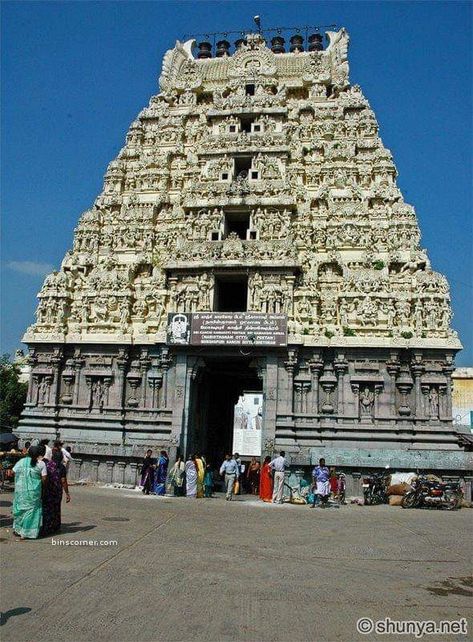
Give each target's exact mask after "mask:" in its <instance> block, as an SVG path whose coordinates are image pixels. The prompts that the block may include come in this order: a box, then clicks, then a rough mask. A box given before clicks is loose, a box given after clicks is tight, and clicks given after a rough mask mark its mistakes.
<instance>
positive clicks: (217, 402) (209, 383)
mask: <svg viewBox="0 0 473 642" xmlns="http://www.w3.org/2000/svg"><path fill="white" fill-rule="evenodd" d="M249 390H251V391H262V390H263V386H262V380H261V379H260V378H259V377H258V374H257V368H256V365H255V364H254V361H253V359H251V358H246V357H227V356H222V357H205V358H203V359H202V364H201V366H200V367H199V369H198V371H197V373H196V376H195V379H194V381H193V382H192V387H191V398H190V404H189V423H188V425H189V430H188V435H187V454H189V453H195V452H200V453H202V454H204V455H206V458H207V461H208V462H210V463H212V465H213V466H216V465H218V464H219V463H220V462H221V461H222V460H223V457H224V456H225V453H227V452H231V450H232V443H233V418H234V407H235V404H236V403H237V401H238V398H239V396H240V395H241V394H242V393H243V392H244V391H249Z"/></svg>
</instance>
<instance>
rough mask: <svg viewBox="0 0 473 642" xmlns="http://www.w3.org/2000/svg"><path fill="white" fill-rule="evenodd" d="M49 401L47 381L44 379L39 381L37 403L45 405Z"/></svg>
mask: <svg viewBox="0 0 473 642" xmlns="http://www.w3.org/2000/svg"><path fill="white" fill-rule="evenodd" d="M48 401H49V381H48V380H47V378H46V377H43V379H41V382H40V384H39V386H38V403H40V404H45V403H48Z"/></svg>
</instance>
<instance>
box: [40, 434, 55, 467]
mask: <svg viewBox="0 0 473 642" xmlns="http://www.w3.org/2000/svg"><path fill="white" fill-rule="evenodd" d="M39 445H40V446H44V447H45V449H46V452H45V453H44V459H49V460H50V459H51V458H52V456H53V449H52V448H51V446H50V445H49V439H41V441H40V442H39ZM45 465H46V464H45Z"/></svg>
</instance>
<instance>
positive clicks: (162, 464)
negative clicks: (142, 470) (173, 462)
mask: <svg viewBox="0 0 473 642" xmlns="http://www.w3.org/2000/svg"><path fill="white" fill-rule="evenodd" d="M168 466H169V457H168V455H167V452H166V451H165V450H162V451H161V452H160V453H159V459H158V466H157V468H156V474H155V482H154V492H155V493H156V495H165V494H166V478H167V476H168Z"/></svg>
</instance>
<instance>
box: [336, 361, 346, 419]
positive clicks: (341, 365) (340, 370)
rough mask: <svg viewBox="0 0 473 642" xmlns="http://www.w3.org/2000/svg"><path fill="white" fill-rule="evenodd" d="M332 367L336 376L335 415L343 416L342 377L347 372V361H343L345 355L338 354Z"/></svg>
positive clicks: (343, 388)
mask: <svg viewBox="0 0 473 642" xmlns="http://www.w3.org/2000/svg"><path fill="white" fill-rule="evenodd" d="M333 365H334V368H335V373H336V376H337V414H338V415H343V414H344V413H345V396H344V390H345V386H344V375H345V372H346V371H347V370H348V361H347V360H346V359H345V355H343V354H339V355H338V358H337V359H336V360H335V361H334V364H333Z"/></svg>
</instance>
